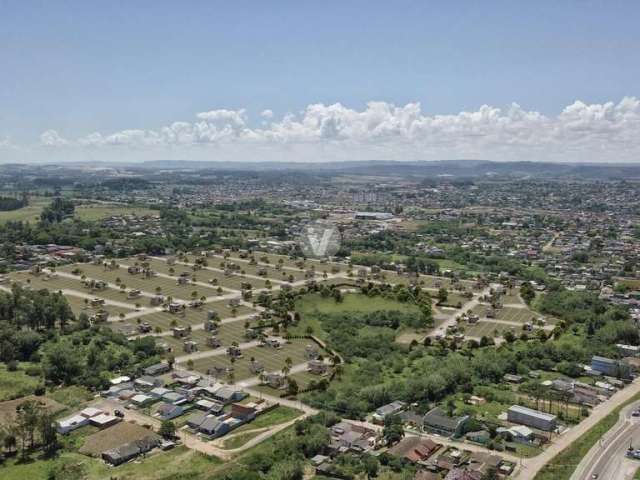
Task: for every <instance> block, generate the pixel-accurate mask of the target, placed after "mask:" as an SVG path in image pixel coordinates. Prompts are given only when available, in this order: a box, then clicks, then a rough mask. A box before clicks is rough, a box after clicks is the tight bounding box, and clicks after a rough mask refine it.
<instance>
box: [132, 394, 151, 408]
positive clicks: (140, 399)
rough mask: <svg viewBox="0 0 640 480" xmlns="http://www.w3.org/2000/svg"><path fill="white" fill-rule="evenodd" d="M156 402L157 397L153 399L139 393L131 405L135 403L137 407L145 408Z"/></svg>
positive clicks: (133, 398)
mask: <svg viewBox="0 0 640 480" xmlns="http://www.w3.org/2000/svg"><path fill="white" fill-rule="evenodd" d="M155 401H156V398H155V397H152V396H151V395H145V394H144V393H139V394H137V395H134V396H133V397H131V403H133V404H134V405H136V406H137V407H144V406H145V405H149V404H151V403H153V402H155Z"/></svg>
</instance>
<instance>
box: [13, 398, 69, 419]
mask: <svg viewBox="0 0 640 480" xmlns="http://www.w3.org/2000/svg"><path fill="white" fill-rule="evenodd" d="M31 400H33V401H35V402H38V403H41V404H42V405H43V406H44V407H45V408H46V409H47V410H48V411H49V412H51V413H53V414H55V413H58V412H61V411H63V410H64V409H65V406H64V405H61V404H60V403H58V402H56V401H55V400H53V399H51V398H49V397H46V396H42V397H37V396H35V395H28V396H26V397H21V398H17V399H15V400H6V401H4V402H0V425H7V424H9V423H12V422H13V421H14V420H15V417H16V408H17V407H18V406H20V405H22V404H23V403H24V402H27V401H31Z"/></svg>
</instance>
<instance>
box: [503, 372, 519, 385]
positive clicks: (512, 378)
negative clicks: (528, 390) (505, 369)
mask: <svg viewBox="0 0 640 480" xmlns="http://www.w3.org/2000/svg"><path fill="white" fill-rule="evenodd" d="M502 379H503V380H504V381H505V382H508V383H522V377H521V376H520V375H513V374H511V373H505V374H504V376H503V377H502Z"/></svg>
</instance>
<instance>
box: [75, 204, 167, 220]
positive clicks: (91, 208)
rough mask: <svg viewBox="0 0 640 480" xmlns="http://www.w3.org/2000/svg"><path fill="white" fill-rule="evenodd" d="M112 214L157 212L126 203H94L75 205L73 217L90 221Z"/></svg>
mask: <svg viewBox="0 0 640 480" xmlns="http://www.w3.org/2000/svg"><path fill="white" fill-rule="evenodd" d="M114 215H135V216H138V217H142V216H145V215H159V212H158V211H157V210H150V209H148V208H141V207H129V206H127V205H109V204H95V205H80V206H78V207H76V210H75V214H74V217H75V218H79V219H80V220H86V221H92V220H102V219H103V218H108V217H112V216H114Z"/></svg>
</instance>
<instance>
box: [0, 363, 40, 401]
mask: <svg viewBox="0 0 640 480" xmlns="http://www.w3.org/2000/svg"><path fill="white" fill-rule="evenodd" d="M28 366H29V364H28V363H21V364H20V365H19V366H18V370H16V371H15V372H10V371H8V370H7V366H6V365H5V364H4V363H3V364H0V401H4V400H12V399H14V398H19V397H24V396H26V395H30V394H32V393H33V391H34V389H35V388H36V387H37V386H38V384H39V383H41V379H40V377H38V376H36V377H32V376H29V375H27V374H26V373H25V370H26V368H27V367H28Z"/></svg>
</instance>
